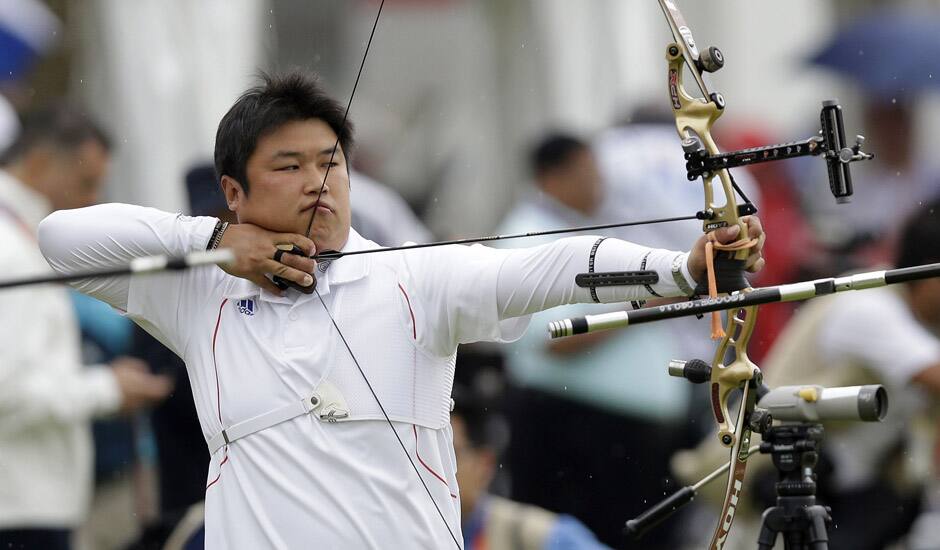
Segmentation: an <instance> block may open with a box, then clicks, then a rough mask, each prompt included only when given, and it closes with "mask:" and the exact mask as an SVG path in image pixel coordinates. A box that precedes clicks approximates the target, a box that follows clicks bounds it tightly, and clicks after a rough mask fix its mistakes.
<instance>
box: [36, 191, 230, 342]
mask: <svg viewBox="0 0 940 550" xmlns="http://www.w3.org/2000/svg"><path fill="white" fill-rule="evenodd" d="M216 222H217V220H216V219H215V218H210V217H189V216H183V215H181V214H176V213H170V212H163V211H160V210H157V209H154V208H146V207H142V206H134V205H128V204H102V205H96V206H91V207H88V208H78V209H75V210H60V211H58V212H55V213H53V214H51V215H50V216H48V217H47V218H46V219H45V220H43V221H42V223H41V224H40V226H39V246H40V249H41V250H42V253H43V255H44V256H45V258H46V261H47V262H49V265H51V266H52V268H53V269H54V270H55V271H57V272H58V273H62V274H70V273H77V272H81V271H85V270H93V269H105V268H109V267H117V266H121V265H126V264H127V263H129V262H130V261H131V260H133V259H134V258H140V257H144V256H153V255H170V256H179V255H183V254H187V253H190V252H193V251H197V250H204V249H205V247H206V244H207V243H208V242H209V237H210V236H211V234H212V231H213V229H214V228H215V224H216ZM197 271H199V270H186V271H184V272H182V273H158V274H152V275H136V276H133V277H127V276H113V277H94V278H88V279H82V280H79V281H77V282H75V283H72V286H73V287H74V288H76V289H77V290H78V291H80V292H82V293H84V294H88V295H89V296H92V297H94V298H98V299H99V300H102V301H104V302H106V303H108V304H110V305H112V306H113V307H115V308H117V309H119V310H121V311H123V312H126V313H128V314H129V315H130V316H131V317H132V318H134V319H135V320H136V321H138V322H139V323H140V324H141V325H142V326H144V328H146V329H147V330H148V331H149V332H151V333H154V335H155V336H157V337H158V338H159V339H160V340H161V341H162V342H163V343H165V344H167V345H170V347H171V348H172V349H174V350H175V351H177V352H179V351H180V350H181V349H182V348H183V347H184V342H182V341H180V340H181V338H179V337H177V338H174V337H173V336H172V335H173V334H177V335H185V334H186V332H187V331H186V328H185V324H186V323H185V321H186V316H185V315H184V314H183V313H182V310H181V308H180V304H182V303H186V302H187V299H188V297H191V296H187V293H188V294H189V295H194V294H195V293H196V290H195V289H194V286H193V284H188V283H193V282H194V281H192V280H191V279H193V278H195V277H197V275H196V272H197Z"/></svg>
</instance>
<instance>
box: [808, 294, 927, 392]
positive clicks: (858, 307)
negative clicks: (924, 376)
mask: <svg viewBox="0 0 940 550" xmlns="http://www.w3.org/2000/svg"><path fill="white" fill-rule="evenodd" d="M837 298H841V299H840V300H839V302H838V303H837V304H834V305H833V307H832V308H831V310H830V314H829V318H828V322H827V323H825V324H824V325H823V329H822V331H821V333H820V336H819V338H820V340H819V342H820V349H821V351H822V353H823V354H824V356H825V357H827V358H829V359H830V360H838V359H840V358H851V359H854V360H857V361H860V362H863V363H864V364H866V365H868V366H869V367H871V368H872V369H874V370H875V371H877V372H879V373H880V374H881V375H882V376H884V377H885V379H886V380H889V381H891V382H892V383H894V384H898V385H905V384H908V383H910V381H911V378H913V377H914V376H915V375H917V374H918V373H919V372H921V371H922V370H923V369H925V368H927V367H929V366H931V365H934V364H936V363H937V362H940V341H938V340H937V338H936V337H935V336H934V335H933V334H931V333H930V332H929V331H928V330H927V329H925V328H924V327H923V325H921V324H920V323H919V322H918V321H917V320H916V319H915V318H914V316H913V315H912V314H911V311H910V309H909V308H908V307H907V305H906V304H905V303H904V301H903V298H902V297H901V295H900V294H898V293H897V292H895V290H894V289H873V290H866V291H864V292H853V293H851V294H850V295H847V296H838V297H837Z"/></svg>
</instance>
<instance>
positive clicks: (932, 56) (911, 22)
mask: <svg viewBox="0 0 940 550" xmlns="http://www.w3.org/2000/svg"><path fill="white" fill-rule="evenodd" d="M810 62H812V63H815V64H817V65H820V66H823V67H827V68H829V69H832V70H834V71H836V72H839V73H842V74H845V75H846V76H849V77H851V78H853V79H854V80H856V81H857V82H858V83H859V84H860V85H861V86H862V87H863V88H864V89H865V90H866V91H867V92H868V93H870V94H874V95H879V96H884V97H895V96H902V97H903V96H909V95H912V94H915V93H917V92H921V91H924V90H927V89H931V88H940V11H936V10H919V11H912V10H909V9H908V10H901V9H898V8H895V9H879V10H876V11H874V12H870V13H869V14H867V15H866V16H864V17H862V18H861V19H859V20H857V21H855V22H854V23H852V24H850V25H848V26H846V27H844V28H843V29H841V30H840V31H839V32H837V33H836V34H835V36H834V37H833V38H832V40H831V41H830V42H829V43H828V44H827V45H826V46H825V47H824V48H823V49H822V50H820V51H819V53H817V54H816V55H815V56H813V57H812V58H811V59H810Z"/></svg>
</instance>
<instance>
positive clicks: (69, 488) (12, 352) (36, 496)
mask: <svg viewBox="0 0 940 550" xmlns="http://www.w3.org/2000/svg"><path fill="white" fill-rule="evenodd" d="M50 210H51V208H50V206H49V203H48V201H47V200H46V199H45V198H44V197H42V196H41V195H39V194H38V193H36V192H35V191H33V190H32V189H30V188H28V187H26V186H25V185H23V184H22V183H20V182H19V181H17V180H16V179H14V178H13V177H12V176H11V175H10V174H8V173H6V172H3V171H0V265H2V266H3V277H4V278H7V277H10V278H13V277H28V276H33V275H40V274H41V275H48V273H49V266H48V265H47V264H46V262H45V260H44V259H43V257H42V254H40V252H39V247H38V246H37V242H36V236H35V231H36V227H37V226H38V225H39V222H40V220H42V218H43V217H44V216H46V215H47V214H48V213H49V212H50ZM119 404H120V394H119V391H118V387H117V384H116V382H115V381H114V377H113V375H112V374H111V373H110V372H109V371H108V370H106V369H104V368H85V367H83V366H82V361H81V347H80V344H79V331H78V323H77V321H76V319H75V316H74V312H73V309H72V304H71V301H70V300H69V298H68V295H67V293H66V290H65V289H63V288H61V287H57V286H54V285H43V286H33V287H22V288H19V289H13V290H4V291H0V529H12V528H27V527H33V528H43V527H45V528H59V529H63V528H70V527H74V526H77V525H78V524H79V523H80V522H81V521H82V520H83V519H84V516H85V513H86V511H87V507H88V502H89V500H90V493H91V487H92V443H91V433H90V428H89V421H90V419H91V418H92V417H93V416H96V415H99V414H104V413H108V412H112V411H114V410H116V409H117V408H118V405H119Z"/></svg>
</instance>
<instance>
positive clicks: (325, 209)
mask: <svg viewBox="0 0 940 550" xmlns="http://www.w3.org/2000/svg"><path fill="white" fill-rule="evenodd" d="M314 207H316V209H317V210H320V211H322V212H323V213H326V212H332V211H333V209H332V208H330V207H329V206H328V205H326V204H324V203H322V202H321V203H319V204H317V203H313V204H311V205H310V206H307V207H304V209H303V210H302V212H309V211H311V210H313V208H314Z"/></svg>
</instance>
